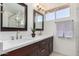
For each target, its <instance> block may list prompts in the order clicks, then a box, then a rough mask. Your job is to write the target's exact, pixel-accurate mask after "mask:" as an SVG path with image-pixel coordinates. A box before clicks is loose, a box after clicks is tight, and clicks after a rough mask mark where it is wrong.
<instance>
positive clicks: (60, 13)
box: [56, 7, 70, 19]
mask: <svg viewBox="0 0 79 59" xmlns="http://www.w3.org/2000/svg"><path fill="white" fill-rule="evenodd" d="M69 16H70V8H69V7H68V8H64V9H61V10H58V11H56V19H60V18H64V17H69Z"/></svg>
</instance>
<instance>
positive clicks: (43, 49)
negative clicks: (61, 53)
mask: <svg viewBox="0 0 79 59" xmlns="http://www.w3.org/2000/svg"><path fill="white" fill-rule="evenodd" d="M39 55H40V56H47V55H49V40H48V39H45V40H43V41H40V42H39Z"/></svg>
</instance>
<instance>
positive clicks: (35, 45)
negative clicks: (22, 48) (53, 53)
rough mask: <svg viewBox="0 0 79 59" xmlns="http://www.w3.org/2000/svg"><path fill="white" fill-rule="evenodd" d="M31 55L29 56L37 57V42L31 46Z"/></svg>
mask: <svg viewBox="0 0 79 59" xmlns="http://www.w3.org/2000/svg"><path fill="white" fill-rule="evenodd" d="M33 45H34V46H33V53H32V55H31V56H38V55H39V42H37V43H35V44H33Z"/></svg>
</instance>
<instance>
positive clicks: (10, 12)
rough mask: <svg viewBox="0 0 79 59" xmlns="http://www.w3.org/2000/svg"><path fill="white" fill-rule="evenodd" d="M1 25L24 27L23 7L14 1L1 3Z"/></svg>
mask: <svg viewBox="0 0 79 59" xmlns="http://www.w3.org/2000/svg"><path fill="white" fill-rule="evenodd" d="M2 27H14V28H25V7H23V6H21V5H19V4H16V3H3V23H2Z"/></svg>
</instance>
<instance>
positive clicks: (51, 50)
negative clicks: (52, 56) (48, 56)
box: [49, 37, 53, 53]
mask: <svg viewBox="0 0 79 59" xmlns="http://www.w3.org/2000/svg"><path fill="white" fill-rule="evenodd" d="M52 52H53V37H51V38H49V53H52Z"/></svg>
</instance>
